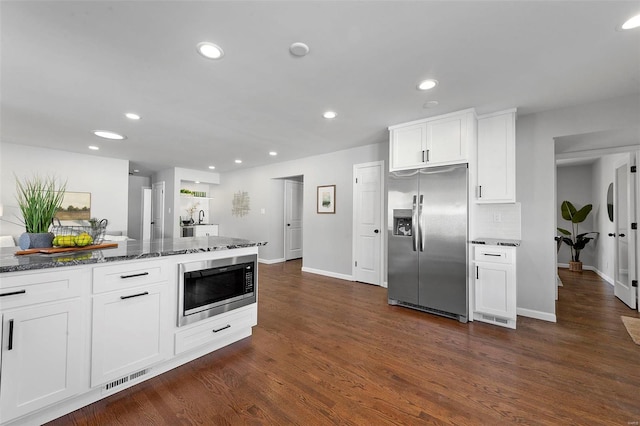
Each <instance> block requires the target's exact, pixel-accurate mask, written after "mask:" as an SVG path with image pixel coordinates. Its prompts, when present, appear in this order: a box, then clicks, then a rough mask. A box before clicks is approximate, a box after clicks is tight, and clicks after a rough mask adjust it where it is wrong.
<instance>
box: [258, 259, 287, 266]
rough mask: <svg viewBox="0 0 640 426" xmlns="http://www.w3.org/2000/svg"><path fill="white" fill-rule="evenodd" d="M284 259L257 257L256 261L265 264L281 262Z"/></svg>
mask: <svg viewBox="0 0 640 426" xmlns="http://www.w3.org/2000/svg"><path fill="white" fill-rule="evenodd" d="M284 261H285V259H284V258H282V259H258V263H265V264H267V265H271V264H273V263H282V262H284Z"/></svg>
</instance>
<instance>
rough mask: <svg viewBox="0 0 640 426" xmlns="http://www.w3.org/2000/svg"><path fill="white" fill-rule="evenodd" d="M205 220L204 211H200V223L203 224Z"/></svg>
mask: <svg viewBox="0 0 640 426" xmlns="http://www.w3.org/2000/svg"><path fill="white" fill-rule="evenodd" d="M203 220H204V210H200V213H198V223H202V221H203Z"/></svg>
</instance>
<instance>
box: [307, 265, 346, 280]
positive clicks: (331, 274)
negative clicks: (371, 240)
mask: <svg viewBox="0 0 640 426" xmlns="http://www.w3.org/2000/svg"><path fill="white" fill-rule="evenodd" d="M302 272H309V273H310V274H316V275H324V276H325V277H331V278H338V279H340V280H346V281H353V275H347V274H339V273H337V272H331V271H323V270H322V269H314V268H308V267H306V266H303V267H302Z"/></svg>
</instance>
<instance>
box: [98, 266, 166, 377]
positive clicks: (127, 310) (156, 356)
mask: <svg viewBox="0 0 640 426" xmlns="http://www.w3.org/2000/svg"><path fill="white" fill-rule="evenodd" d="M168 273H169V271H168V265H167V264H166V263H163V262H157V263H154V262H145V263H139V264H125V265H115V266H107V267H102V268H95V269H94V296H93V334H92V351H91V355H92V356H91V386H92V387H95V386H99V385H102V384H104V383H107V382H111V381H118V380H121V379H123V378H124V377H127V376H128V375H129V374H131V373H138V372H139V371H140V370H143V369H145V368H147V367H149V366H151V365H153V364H155V363H157V362H159V361H161V360H163V359H166V358H168V357H169V356H170V355H171V339H170V333H169V330H170V324H171V313H172V311H171V310H170V309H169V305H168V299H169V294H168V291H169V288H168V282H167V281H166V278H165V275H166V274H168ZM109 290H111V291H109ZM101 292H104V293H101ZM95 293H98V294H95Z"/></svg>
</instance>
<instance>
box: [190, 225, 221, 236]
mask: <svg viewBox="0 0 640 426" xmlns="http://www.w3.org/2000/svg"><path fill="white" fill-rule="evenodd" d="M193 228H194V229H193V232H194V236H196V237H217V236H218V225H196V226H194V227H193Z"/></svg>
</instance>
